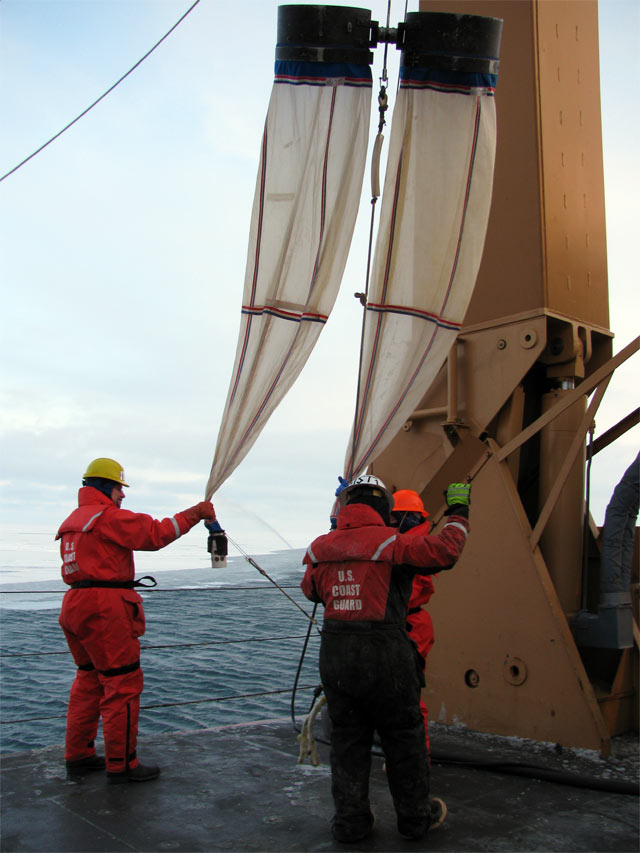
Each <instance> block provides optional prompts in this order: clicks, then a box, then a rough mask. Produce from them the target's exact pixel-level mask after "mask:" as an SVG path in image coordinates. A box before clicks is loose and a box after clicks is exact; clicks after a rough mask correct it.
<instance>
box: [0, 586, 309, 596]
mask: <svg viewBox="0 0 640 853" xmlns="http://www.w3.org/2000/svg"><path fill="white" fill-rule="evenodd" d="M142 589H143V590H144V594H145V595H146V594H147V593H148V592H151V593H153V594H154V595H155V594H156V593H158V592H235V591H236V590H242V591H244V592H257V591H259V590H261V591H263V592H264V591H266V592H273V591H274V590H272V589H271V587H268V586H266V585H265V586H180V587H168V588H167V589H160V588H159V587H157V588H153V587H142ZM279 589H299V587H298V585H297V584H282V585H281V586H280V587H279ZM67 591H68V589H67V588H61V589H0V595H64V593H65V592H67Z"/></svg>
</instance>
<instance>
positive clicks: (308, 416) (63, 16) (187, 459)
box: [0, 0, 640, 553]
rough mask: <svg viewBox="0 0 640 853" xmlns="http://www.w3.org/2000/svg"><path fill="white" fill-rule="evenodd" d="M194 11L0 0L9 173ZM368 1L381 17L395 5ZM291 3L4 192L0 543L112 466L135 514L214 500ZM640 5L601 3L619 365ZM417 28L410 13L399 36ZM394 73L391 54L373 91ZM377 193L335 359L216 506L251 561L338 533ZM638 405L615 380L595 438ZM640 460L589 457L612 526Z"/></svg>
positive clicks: (1, 100) (135, 82) (81, 128)
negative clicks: (103, 464)
mask: <svg viewBox="0 0 640 853" xmlns="http://www.w3.org/2000/svg"><path fill="white" fill-rule="evenodd" d="M190 5H191V3H190V2H189V0H0V26H1V31H0V63H1V69H0V70H1V79H0V117H1V118H0V121H1V123H2V132H1V133H0V174H4V173H5V172H6V171H8V170H9V169H10V168H12V167H13V166H15V165H16V164H17V163H18V162H20V161H21V160H22V159H23V158H24V157H26V156H27V155H28V154H30V153H31V152H32V151H34V150H35V149H36V148H38V147H39V146H40V145H41V144H42V143H43V142H45V141H46V140H47V139H49V138H50V137H51V136H52V135H53V134H55V133H57V132H58V131H59V130H60V129H61V128H62V127H63V126H64V125H65V124H67V123H68V122H69V121H71V120H72V119H73V118H75V117H76V116H77V115H78V114H79V113H80V112H82V111H83V110H84V109H85V108H86V107H87V106H88V105H89V104H90V103H92V102H93V101H94V100H95V99H96V98H97V97H98V96H99V95H101V94H102V93H103V92H104V91H105V90H106V89H108V88H109V87H110V86H111V85H112V84H113V83H114V82H115V81H116V80H117V79H118V78H119V77H120V76H121V75H122V74H123V73H124V72H125V71H127V70H128V69H129V68H130V67H131V66H132V65H133V64H134V63H135V62H137V61H138V60H139V59H140V58H141V57H142V56H143V55H144V54H145V53H146V52H147V50H149V48H150V47H151V46H152V45H153V44H154V43H155V42H156V41H157V40H158V39H159V38H160V37H161V36H162V35H164V33H165V32H166V31H167V30H168V29H169V28H170V27H171V26H172V25H173V24H174V23H175V22H176V21H177V20H178V18H179V17H180V16H181V15H182V14H183V13H184V12H185V11H186V10H187V9H188V8H189V6H190ZM360 5H362V6H364V7H367V8H371V9H372V13H373V14H372V17H373V18H374V19H377V20H379V21H381V22H382V23H384V22H385V20H386V8H387V3H386V0H382V1H381V0H377V1H376V2H370V3H362V4H360ZM277 6H278V3H277V2H274V0H245V2H243V3H231V2H226V0H201V3H200V4H199V5H198V6H197V7H196V8H195V9H194V10H193V12H191V14H190V15H189V16H188V17H187V18H186V20H185V21H184V22H183V23H182V24H181V25H180V27H178V29H177V30H176V31H175V32H174V33H173V34H172V35H171V36H170V37H169V38H168V39H167V40H166V41H165V42H164V43H163V44H162V45H161V46H160V47H159V48H158V50H156V51H155V52H154V53H153V54H152V55H151V56H150V57H149V58H148V59H147V60H146V61H145V62H144V63H143V64H142V65H141V66H140V67H139V68H138V69H137V70H136V71H134V72H133V74H132V75H131V76H130V77H128V78H127V80H125V81H124V82H123V83H122V84H121V85H120V86H119V87H118V88H117V89H116V90H115V91H114V92H113V93H111V94H110V95H109V96H108V97H107V98H106V99H105V100H104V101H102V102H101V103H100V104H99V105H98V106H97V107H96V108H95V109H93V110H92V111H91V112H90V113H88V114H87V115H86V116H85V117H84V118H82V119H81V120H80V121H79V122H78V123H77V124H76V125H75V126H74V127H72V128H71V129H70V130H69V131H68V132H67V133H65V134H64V135H63V136H62V137H60V139H58V140H57V141H55V142H54V143H52V144H51V145H50V146H49V147H48V148H46V149H45V150H44V151H43V152H42V153H40V154H39V155H38V156H36V157H35V158H34V159H33V160H31V161H30V162H29V163H27V164H26V165H25V166H24V167H22V168H21V169H20V170H18V171H17V172H16V173H14V174H13V175H11V176H10V177H8V178H7V179H6V180H5V181H3V182H2V183H0V235H1V237H0V239H1V240H2V258H1V265H2V269H1V276H2V318H3V322H2V340H1V342H0V347H1V358H2V377H1V385H0V437H1V448H0V450H1V454H2V469H1V472H0V480H1V487H2V492H1V494H0V515H1V520H2V528H3V530H4V531H5V532H6V531H7V530H20V529H26V528H31V529H37V530H39V531H44V532H47V533H48V532H49V531H51V532H55V529H56V527H57V525H58V523H59V522H60V521H61V519H62V518H63V517H64V516H65V515H66V514H67V513H68V512H69V511H70V510H71V509H72V508H73V506H74V505H75V497H76V491H77V488H78V486H79V484H80V478H81V475H82V473H83V470H84V467H85V466H86V464H87V462H88V461H89V460H91V459H92V458H94V457H96V456H103V455H104V456H112V457H114V458H116V459H118V460H119V461H120V462H121V463H122V464H123V465H124V467H125V471H126V474H127V478H128V482H130V483H131V489H129V490H128V492H127V500H126V502H125V506H126V507H128V508H130V509H134V510H139V511H145V512H150V513H151V514H153V515H156V516H164V515H168V514H171V513H173V512H174V511H176V510H178V509H181V508H184V507H186V506H189V505H191V504H193V503H195V502H197V501H198V500H201V499H202V496H203V494H204V488H205V483H206V480H207V476H208V473H209V468H210V466H211V461H212V459H213V453H214V448H215V443H216V437H217V433H218V427H219V423H220V417H221V414H222V409H223V406H224V402H225V398H226V394H227V387H228V383H229V378H230V374H231V369H232V366H233V360H234V355H235V348H236V338H237V332H238V326H239V316H240V314H239V312H240V305H241V296H242V286H243V280H244V270H245V260H246V248H247V238H248V225H249V219H250V212H251V204H252V199H253V192H254V186H255V177H256V172H257V166H258V153H259V147H260V140H261V133H262V128H263V123H264V118H265V115H266V109H267V105H268V100H269V95H270V92H271V86H272V81H273V58H274V48H275V36H276V21H277ZM417 8H418V4H417V0H415V2H411V3H410V4H409V11H416V10H417ZM639 9H640V4H638V2H637V0H630V2H627V0H601V3H600V37H601V78H602V107H603V139H604V151H605V182H606V204H607V230H608V253H609V255H608V263H609V281H610V301H611V328H612V330H613V331H614V332H615V333H616V339H615V342H614V351H618V350H619V349H621V348H622V347H623V346H624V345H625V344H627V343H628V342H629V341H630V340H631V339H632V338H633V337H634V336H635V335H636V334H637V333H638V327H639V326H640V323H639V322H638V317H639V316H640V311H639V308H640V296H639V288H638V261H637V242H638V237H637V198H638V196H639V192H640V181H639V179H638V157H637V146H638V139H639V138H640V122H639V118H638V115H639V110H638V107H639V104H638V91H640V86H639V84H640V75H639V72H638V55H639V50H638V46H639V44H640V27H639V14H640V13H639ZM403 14H404V2H398V1H397V0H394V2H393V3H392V16H391V23H392V25H396V24H397V22H398V21H399V20H401V19H402V16H403ZM381 60H382V48H378V49H377V50H376V64H375V65H374V71H373V73H374V92H377V86H378V82H379V74H380V63H381ZM396 69H397V53H396V52H394V51H391V56H390V71H392V72H393V74H394V75H395V74H396ZM392 80H393V83H392V85H391V87H390V91H393V90H394V88H395V82H396V78H395V76H394V77H393V78H392ZM498 99H499V86H498ZM373 118H374V120H375V118H376V113H375V100H374V110H373ZM389 119H390V114H389ZM389 123H390V121H389ZM388 134H389V128H387V133H386V135H387V139H388ZM372 135H373V133H372ZM367 172H368V169H367ZM364 195H365V198H364V203H363V205H362V209H361V213H360V217H359V220H358V226H357V234H356V238H355V240H354V244H353V248H352V252H351V256H350V260H349V264H348V267H347V272H346V275H345V279H344V282H343V287H342V290H341V295H340V296H339V298H338V302H337V304H336V308H335V310H334V314H333V315H332V317H331V319H330V321H329V323H328V325H327V327H326V329H325V330H324V332H323V334H322V335H321V338H320V343H319V344H318V346H317V348H316V350H315V352H314V353H313V355H312V357H311V360H310V362H309V364H308V365H307V367H306V368H305V370H304V372H303V374H302V376H301V378H300V380H299V381H298V383H297V384H296V386H295V387H294V388H293V390H292V391H291V392H290V394H289V395H288V396H287V398H286V399H285V401H284V403H283V404H282V406H281V407H280V409H279V410H278V412H277V413H276V415H275V416H274V417H273V418H272V420H271V422H270V424H269V425H268V427H267V428H266V429H265V431H264V432H263V433H262V435H261V437H260V438H259V439H258V442H257V444H256V446H255V447H254V448H253V450H252V451H251V452H250V454H249V455H248V457H247V458H246V459H245V461H244V462H243V463H242V465H241V466H240V468H239V469H238V470H237V471H236V473H235V474H234V475H233V476H232V477H231V478H230V480H229V481H227V483H226V484H225V485H224V486H223V487H222V488H221V489H220V491H219V492H218V493H217V495H215V496H214V503H215V505H216V508H217V510H218V514H219V516H220V519H221V521H222V523H223V524H224V526H225V527H227V528H228V529H229V532H230V533H231V535H232V536H233V537H234V538H235V539H236V541H238V542H239V543H240V544H242V545H243V547H246V548H247V549H249V550H252V551H254V552H256V553H260V552H261V550H263V549H269V548H272V547H278V545H281V546H282V545H283V543H284V542H286V543H289V544H291V545H294V546H296V547H300V546H303V545H306V544H307V543H308V541H309V540H310V539H311V538H313V537H314V536H315V535H317V534H318V533H321V532H323V531H324V530H325V529H326V527H327V522H328V514H329V510H330V508H331V502H332V501H331V499H332V495H333V491H334V489H335V486H336V484H337V475H338V474H340V473H342V462H343V458H344V452H345V446H346V442H347V439H348V434H349V430H350V424H351V419H352V417H353V405H354V395H355V383H356V368H357V355H358V344H359V332H360V321H361V313H360V308H359V304H358V303H357V301H356V300H355V299H354V298H353V292H354V291H355V290H359V289H362V287H363V284H364V276H365V269H366V246H367V235H368V226H369V213H370V205H369V203H368V200H369V190H368V188H366V187H365V194H364ZM639 360H640V359H639V358H638V357H637V356H636V358H635V360H634V362H638V361H639ZM639 387H640V369H639V366H638V365H637V364H635V363H633V364H631V365H628V366H627V367H625V368H624V369H622V370H620V371H619V374H618V375H616V377H615V378H614V380H613V382H612V384H611V386H610V390H609V391H608V392H607V396H606V397H605V402H604V404H603V405H602V406H601V410H600V414H599V416H598V418H597V433H602V432H603V431H604V430H605V429H607V428H608V427H609V426H611V425H613V424H614V423H615V422H617V420H618V419H619V418H620V417H622V416H623V415H625V414H627V413H628V412H629V411H630V410H631V408H633V406H635V405H637V401H638V388H639ZM637 445H638V429H637V428H636V429H634V430H633V431H632V432H631V433H628V434H627V436H626V437H625V438H624V439H623V440H622V441H621V442H618V446H617V447H616V449H615V450H610V451H606V452H605V453H603V454H601V455H600V456H599V457H597V459H596V461H595V462H594V466H593V480H594V481H593V483H592V490H593V491H592V500H593V508H592V511H593V514H594V517H595V519H596V521H597V522H598V523H601V522H602V519H603V515H604V507H605V506H606V502H607V500H608V498H609V496H610V493H611V490H612V488H613V486H614V485H615V483H616V482H617V481H618V480H619V478H620V476H621V475H622V473H623V471H624V468H625V467H626V466H627V465H628V464H629V463H630V462H631V460H632V458H633V456H634V455H635V453H636V452H637Z"/></svg>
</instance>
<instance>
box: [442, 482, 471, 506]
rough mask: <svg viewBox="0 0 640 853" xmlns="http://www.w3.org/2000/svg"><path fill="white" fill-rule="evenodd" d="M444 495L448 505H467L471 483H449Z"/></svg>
mask: <svg viewBox="0 0 640 853" xmlns="http://www.w3.org/2000/svg"><path fill="white" fill-rule="evenodd" d="M444 496H445V497H446V499H447V504H448V505H449V506H469V504H470V503H471V483H451V484H450V485H449V488H448V489H447V491H446V492H445V493H444Z"/></svg>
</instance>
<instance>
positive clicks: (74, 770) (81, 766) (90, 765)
mask: <svg viewBox="0 0 640 853" xmlns="http://www.w3.org/2000/svg"><path fill="white" fill-rule="evenodd" d="M64 764H65V767H66V768H67V773H68V774H69V776H82V775H84V774H85V773H91V772H93V771H94V770H104V768H105V767H106V762H105V760H104V758H103V756H102V755H87V756H86V758H78V759H76V760H75V761H65V763H64Z"/></svg>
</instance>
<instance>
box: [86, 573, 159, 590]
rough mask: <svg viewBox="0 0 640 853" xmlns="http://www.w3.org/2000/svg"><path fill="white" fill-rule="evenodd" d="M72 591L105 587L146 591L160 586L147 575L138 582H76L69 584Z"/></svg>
mask: <svg viewBox="0 0 640 853" xmlns="http://www.w3.org/2000/svg"><path fill="white" fill-rule="evenodd" d="M142 581H151V583H142ZM69 586H70V587H71V589H90V588H92V587H103V588H105V589H134V587H138V586H141V587H144V588H145V589H150V588H152V587H154V586H158V582H157V581H156V579H155V578H154V577H152V576H151V575H145V576H144V577H142V578H140V580H137V581H94V580H86V581H76V582H75V583H72V584H69Z"/></svg>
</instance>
